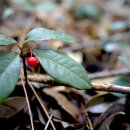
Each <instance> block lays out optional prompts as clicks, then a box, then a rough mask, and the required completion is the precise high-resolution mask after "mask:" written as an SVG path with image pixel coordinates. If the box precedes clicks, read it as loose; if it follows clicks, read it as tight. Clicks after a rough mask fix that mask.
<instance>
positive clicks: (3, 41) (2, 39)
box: [0, 34, 17, 46]
mask: <svg viewBox="0 0 130 130" xmlns="http://www.w3.org/2000/svg"><path fill="white" fill-rule="evenodd" d="M16 43H17V41H16V40H14V39H13V38H10V37H7V36H5V35H2V34H0V46H1V45H2V46H3V45H10V44H16Z"/></svg>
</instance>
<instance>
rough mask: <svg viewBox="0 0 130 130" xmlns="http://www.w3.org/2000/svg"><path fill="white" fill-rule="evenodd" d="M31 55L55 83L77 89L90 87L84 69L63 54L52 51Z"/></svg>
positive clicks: (42, 51) (37, 51)
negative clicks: (35, 57)
mask: <svg viewBox="0 0 130 130" xmlns="http://www.w3.org/2000/svg"><path fill="white" fill-rule="evenodd" d="M33 53H34V55H36V56H37V58H38V59H39V61H40V63H41V65H42V67H43V68H44V69H45V71H46V72H47V73H48V74H49V75H50V76H51V77H53V78H54V79H55V80H56V81H58V82H60V83H63V84H67V85H70V86H72V87H75V88H78V89H90V88H91V87H92V86H91V82H90V80H89V78H88V76H87V73H86V72H85V70H84V68H83V67H82V66H81V65H80V64H79V63H77V62H76V61H74V60H72V59H71V58H69V57H68V56H66V55H65V54H63V53H60V52H56V51H52V50H34V51H33Z"/></svg>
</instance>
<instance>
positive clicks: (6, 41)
mask: <svg viewBox="0 0 130 130" xmlns="http://www.w3.org/2000/svg"><path fill="white" fill-rule="evenodd" d="M40 40H62V41H65V42H68V43H74V42H75V38H73V37H72V36H70V35H68V34H66V33H63V32H58V31H54V30H49V29H45V28H35V29H33V30H31V31H30V32H29V33H28V34H27V35H26V36H25V40H24V41H23V43H22V44H19V43H18V42H17V41H16V40H15V39H12V38H10V37H7V36H5V35H0V46H5V45H11V44H12V45H13V44H15V45H17V46H18V47H19V49H20V53H17V52H8V53H6V54H3V55H1V56H0V102H3V101H4V100H5V99H6V98H7V97H8V96H9V95H10V93H11V92H12V91H13V90H14V89H15V86H16V84H17V81H18V79H19V75H20V69H21V67H22V66H21V64H20V58H22V61H23V69H24V77H25V83H26V85H25V86H27V84H28V78H27V70H26V67H27V64H28V65H29V66H30V67H36V66H37V64H38V63H40V64H41V65H42V67H43V69H44V70H45V71H46V72H47V73H48V74H49V75H50V76H51V77H52V78H53V79H54V80H55V81H57V82H60V83H61V84H65V85H68V86H72V87H74V88H77V89H90V88H92V85H91V82H90V80H89V78H88V75H87V73H86V71H85V69H84V68H83V67H82V65H80V64H79V63H77V62H76V61H74V60H73V59H71V58H70V57H68V56H67V55H65V54H63V53H61V52H58V51H54V50H48V49H44V50H40V49H35V50H31V49H29V48H25V47H24V46H23V45H24V44H27V43H28V42H30V41H34V42H35V41H40ZM25 50H26V51H25ZM27 50H28V52H27ZM30 50H31V55H30V56H27V54H28V53H30ZM12 74H13V76H12ZM7 81H8V82H7Z"/></svg>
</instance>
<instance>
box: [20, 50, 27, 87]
mask: <svg viewBox="0 0 130 130" xmlns="http://www.w3.org/2000/svg"><path fill="white" fill-rule="evenodd" d="M21 58H22V60H23V69H24V77H25V86H27V85H28V77H27V66H26V58H25V56H24V55H23V51H22V50H21Z"/></svg>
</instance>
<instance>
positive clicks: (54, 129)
mask: <svg viewBox="0 0 130 130" xmlns="http://www.w3.org/2000/svg"><path fill="white" fill-rule="evenodd" d="M28 85H29V86H30V88H31V89H32V91H33V93H34V95H35V96H36V98H37V100H38V101H39V103H40V105H41V107H42V109H43V110H44V112H45V114H46V116H47V118H48V119H50V117H49V114H48V112H47V110H46V108H45V106H44V105H43V103H42V101H41V99H40V97H39V96H38V94H37V92H36V91H35V89H34V88H33V86H32V85H31V83H30V82H29V81H28ZM50 123H51V126H52V128H53V130H56V128H55V126H54V124H53V122H52V120H51V121H50Z"/></svg>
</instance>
